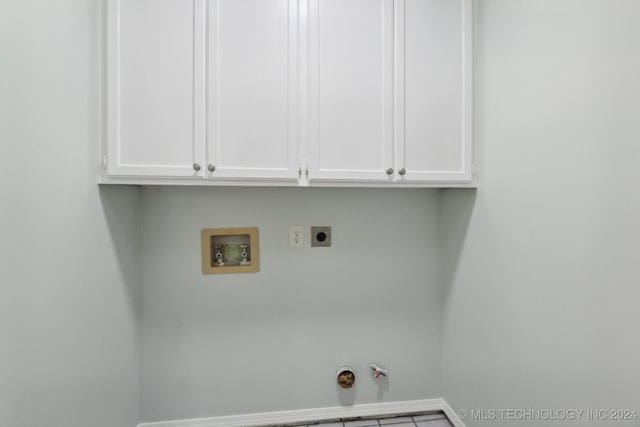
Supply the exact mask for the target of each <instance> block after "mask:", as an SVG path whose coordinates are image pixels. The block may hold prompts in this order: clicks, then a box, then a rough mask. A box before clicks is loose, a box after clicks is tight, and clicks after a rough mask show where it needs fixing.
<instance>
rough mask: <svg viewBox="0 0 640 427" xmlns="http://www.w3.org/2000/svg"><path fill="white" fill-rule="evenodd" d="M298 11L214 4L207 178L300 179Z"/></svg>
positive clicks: (270, 4)
mask: <svg viewBox="0 0 640 427" xmlns="http://www.w3.org/2000/svg"><path fill="white" fill-rule="evenodd" d="M297 6H298V2H297V1H295V0H212V1H210V2H209V13H208V15H209V19H208V22H209V38H208V47H209V48H208V49H209V50H208V64H209V69H208V73H207V76H208V79H207V83H208V93H209V97H208V114H207V117H208V125H207V129H208V132H207V142H208V143H207V172H208V176H209V177H212V178H240V179H243V178H250V179H251V178H254V179H271V178H273V179H287V178H288V179H292V180H297V178H298V159H299V152H298V147H299V139H298V134H297V131H298V110H297V101H298V99H297V97H298V72H297V66H298V58H297V54H298V51H297V48H298V43H297V40H298V20H297V18H298V7H297ZM211 169H213V171H211Z"/></svg>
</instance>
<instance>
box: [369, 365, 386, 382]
mask: <svg viewBox="0 0 640 427" xmlns="http://www.w3.org/2000/svg"><path fill="white" fill-rule="evenodd" d="M369 367H370V368H371V370H372V371H373V377H374V378H378V377H379V376H380V375H382V376H385V377H386V376H387V375H389V371H388V370H386V369H383V368H381V367H380V366H378V365H376V364H375V363H372V364H371V365H369Z"/></svg>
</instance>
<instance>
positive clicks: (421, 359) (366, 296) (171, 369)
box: [141, 187, 440, 421]
mask: <svg viewBox="0 0 640 427" xmlns="http://www.w3.org/2000/svg"><path fill="white" fill-rule="evenodd" d="M439 201H440V194H439V193H438V191H437V190H375V189H295V188H294V189H273V188H271V189H269V188H163V187H149V188H144V189H143V191H142V197H141V210H142V212H141V218H142V222H141V230H142V232H141V242H142V323H141V338H142V340H141V343H142V348H141V351H142V420H143V421H155V420H170V419H179V418H193V417H210V416H221V415H229V414H244V413H256V412H269V411H282V410H292V409H306V408H318V407H330V406H339V405H349V404H354V403H355V404H359V403H373V402H382V401H402V400H413V399H424V398H435V397H439V396H440V379H439V378H440V310H439V304H438V300H439V289H440V285H439V276H438V274H439V268H438V265H439V245H440V242H439V237H440V232H439V228H438V224H439V219H440V210H439V208H440V203H439ZM290 225H303V226H304V227H305V238H307V240H308V238H309V226H312V225H329V226H332V231H333V246H332V247H331V248H310V247H309V246H308V241H307V245H306V246H305V248H304V249H291V248H289V240H288V239H289V226H290ZM245 226H257V227H259V231H260V261H261V270H260V272H258V273H246V274H223V275H207V276H205V275H202V273H201V259H200V230H201V229H203V228H219V227H245ZM370 362H377V363H380V364H383V365H385V366H386V367H387V368H388V369H389V370H390V376H389V382H388V384H387V385H386V386H385V385H384V381H381V382H380V384H381V386H380V387H378V386H377V385H376V383H375V382H374V381H373V380H372V378H371V376H370V371H368V365H369V363H370ZM344 364H348V365H351V366H352V367H353V368H355V369H356V371H357V379H356V382H357V385H356V387H355V388H354V389H353V390H351V391H349V392H344V391H343V390H342V389H340V390H338V388H337V386H336V383H335V377H334V374H335V371H336V369H337V368H338V367H339V366H341V365H344Z"/></svg>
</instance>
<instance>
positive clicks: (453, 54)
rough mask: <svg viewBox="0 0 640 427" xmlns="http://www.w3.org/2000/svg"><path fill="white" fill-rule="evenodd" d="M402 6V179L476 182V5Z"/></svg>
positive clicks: (423, 0) (424, 2)
mask: <svg viewBox="0 0 640 427" xmlns="http://www.w3.org/2000/svg"><path fill="white" fill-rule="evenodd" d="M397 7H398V8H397V11H396V12H397V21H396V22H397V40H396V43H397V44H396V46H397V49H396V55H397V56H396V66H397V69H396V75H397V76H398V78H397V81H396V85H397V86H396V93H397V96H398V102H397V104H396V105H397V111H396V114H397V119H398V123H403V124H404V126H398V128H397V129H396V147H397V152H396V154H397V155H396V169H398V170H400V169H402V168H404V169H405V171H406V174H405V175H403V176H398V177H397V178H398V179H401V180H406V181H430V182H454V183H455V182H470V181H471V179H472V171H471V167H472V165H471V162H472V152H471V83H472V79H471V76H472V74H471V67H472V45H471V43H472V36H471V31H472V25H471V23H472V1H471V0H402V1H399V2H398V4H397Z"/></svg>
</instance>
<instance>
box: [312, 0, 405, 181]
mask: <svg viewBox="0 0 640 427" xmlns="http://www.w3.org/2000/svg"><path fill="white" fill-rule="evenodd" d="M308 16H309V22H308V26H309V46H308V48H309V70H308V73H309V76H308V78H309V82H308V83H309V166H310V176H309V178H310V180H311V181H313V180H377V181H390V180H391V179H392V177H391V175H387V169H389V168H392V167H393V0H348V1H345V0H310V2H309V11H308Z"/></svg>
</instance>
